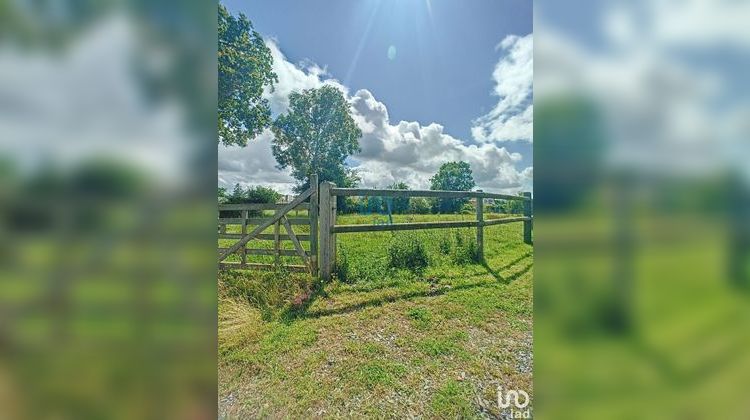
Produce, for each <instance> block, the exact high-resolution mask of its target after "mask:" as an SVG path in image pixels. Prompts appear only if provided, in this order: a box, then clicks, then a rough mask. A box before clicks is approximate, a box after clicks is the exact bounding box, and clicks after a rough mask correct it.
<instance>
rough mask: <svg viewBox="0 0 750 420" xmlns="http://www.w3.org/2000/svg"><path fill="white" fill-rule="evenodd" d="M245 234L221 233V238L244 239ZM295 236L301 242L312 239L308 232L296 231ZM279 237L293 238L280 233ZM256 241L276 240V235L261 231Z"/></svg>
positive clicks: (282, 238)
mask: <svg viewBox="0 0 750 420" xmlns="http://www.w3.org/2000/svg"><path fill="white" fill-rule="evenodd" d="M243 236H244V235H243V234H241V233H220V234H219V239H242V237H243ZM294 236H296V237H297V240H298V241H300V242H309V241H310V235H307V234H299V233H295V234H294ZM279 239H280V240H282V241H290V240H291V238H289V235H286V234H283V233H280V234H279ZM253 240H254V241H274V240H276V237H275V236H274V234H273V233H261V234H260V235H258V236H256V237H255V238H253Z"/></svg>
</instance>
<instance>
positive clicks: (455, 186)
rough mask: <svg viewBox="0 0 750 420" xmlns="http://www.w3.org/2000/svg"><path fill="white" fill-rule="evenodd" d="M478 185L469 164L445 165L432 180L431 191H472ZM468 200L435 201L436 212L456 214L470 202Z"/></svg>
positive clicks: (454, 163)
mask: <svg viewBox="0 0 750 420" xmlns="http://www.w3.org/2000/svg"><path fill="white" fill-rule="evenodd" d="M475 185H476V184H475V183H474V175H473V174H472V172H471V167H470V166H469V164H468V163H466V162H463V161H460V162H448V163H444V164H443V165H442V166H441V167H440V169H439V170H438V172H437V173H436V174H435V176H433V177H432V178H430V189H431V190H448V191H471V189H472V188H474V186H475ZM468 201H469V200H468V198H440V199H437V200H435V210H436V211H438V212H440V213H455V212H457V211H458V210H460V209H461V207H462V206H463V205H464V204H465V203H466V202H468Z"/></svg>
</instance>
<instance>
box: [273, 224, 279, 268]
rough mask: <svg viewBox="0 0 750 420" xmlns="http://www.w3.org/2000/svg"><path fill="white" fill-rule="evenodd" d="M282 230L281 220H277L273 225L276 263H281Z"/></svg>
mask: <svg viewBox="0 0 750 420" xmlns="http://www.w3.org/2000/svg"><path fill="white" fill-rule="evenodd" d="M280 230H281V221H278V222H276V224H274V225H273V252H274V259H273V261H274V263H276V265H279V264H281V237H280Z"/></svg>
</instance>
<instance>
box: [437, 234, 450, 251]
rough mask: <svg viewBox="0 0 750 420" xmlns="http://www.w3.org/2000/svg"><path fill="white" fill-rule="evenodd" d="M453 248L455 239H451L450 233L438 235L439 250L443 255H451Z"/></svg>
mask: <svg viewBox="0 0 750 420" xmlns="http://www.w3.org/2000/svg"><path fill="white" fill-rule="evenodd" d="M451 248H453V241H452V240H451V237H450V235H445V234H443V235H440V236H439V237H438V250H439V251H440V253H441V254H443V255H449V254H450V253H451Z"/></svg>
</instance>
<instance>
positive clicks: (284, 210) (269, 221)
mask: <svg viewBox="0 0 750 420" xmlns="http://www.w3.org/2000/svg"><path fill="white" fill-rule="evenodd" d="M311 194H312V189H310V188H308V189H307V191H305V192H304V193H302V194H300V195H298V196H297V198H295V199H294V200H292V202H291V203H289V204H287V205H286V206H285V207H284V208H282V209H281V210H278V211H277V212H276V214H274V215H273V217H271V218H268V219H266V221H265V222H263V223H261V224H260V225H258V226H257V227H256V228H255V229H253V231H252V232H250V233H249V234H247V235H246V236H245V237H244V238H242V239H240V240H239V241H237V243H236V244H234V245H232V247H230V248H229V249H227V250H226V252H224V253H223V254H221V255H219V261H223V260H224V259H225V258H226V257H227V256H228V255H229V254H231V253H233V252H235V251H237V250H238V249H240V248H242V247H244V246H245V244H246V243H248V242H249V241H250V240H252V239H253V238H254V237H255V236H256V235H258V234H260V233H261V232H263V231H264V230H266V228H268V227H269V226H271V225H272V224H274V223H276V222H278V221H279V220H280V219H281V218H282V217H284V215H285V214H286V213H288V212H289V211H290V210H292V209H293V208H295V207H297V206H298V205H299V204H300V203H301V202H303V201H305V200H306V199H308V198H310V195H311Z"/></svg>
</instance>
